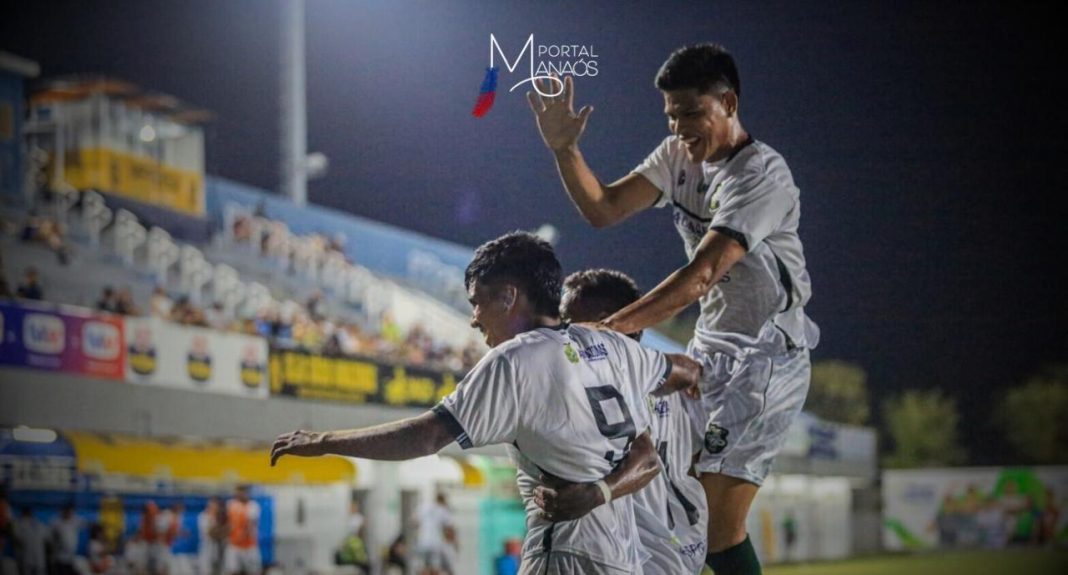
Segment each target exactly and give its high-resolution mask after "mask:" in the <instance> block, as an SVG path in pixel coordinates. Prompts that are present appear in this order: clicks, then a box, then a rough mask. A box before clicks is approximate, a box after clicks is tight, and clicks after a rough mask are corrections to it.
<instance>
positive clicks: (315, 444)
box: [271, 429, 325, 467]
mask: <svg viewBox="0 0 1068 575" xmlns="http://www.w3.org/2000/svg"><path fill="white" fill-rule="evenodd" d="M324 435H325V434H324V433H322V432H319V431H305V430H303V429H298V430H296V431H290V432H289V433H283V434H282V435H279V436H278V438H277V439H275V440H274V446H272V447H271V467H274V464H275V462H277V461H278V458H279V457H282V456H283V455H297V456H300V457H316V456H319V455H323V454H324V453H325V451H323V446H322V441H323V436H324Z"/></svg>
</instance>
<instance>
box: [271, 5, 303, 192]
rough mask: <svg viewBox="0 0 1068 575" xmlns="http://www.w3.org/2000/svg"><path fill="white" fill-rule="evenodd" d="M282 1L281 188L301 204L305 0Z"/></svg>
mask: <svg viewBox="0 0 1068 575" xmlns="http://www.w3.org/2000/svg"><path fill="white" fill-rule="evenodd" d="M278 1H279V3H280V5H281V23H282V24H281V25H282V34H281V44H282V46H281V54H282V66H281V68H282V77H281V84H282V85H281V90H280V94H281V121H282V125H281V131H280V134H281V138H282V142H281V151H282V166H281V172H282V173H281V188H282V189H281V192H282V195H284V196H286V197H288V198H289V199H290V200H292V202H293V203H294V204H296V205H298V206H304V205H305V204H306V203H307V201H308V175H307V167H306V165H305V162H306V158H307V155H308V118H307V101H306V98H305V92H304V81H305V62H304V0H278Z"/></svg>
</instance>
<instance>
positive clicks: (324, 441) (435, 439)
mask: <svg viewBox="0 0 1068 575" xmlns="http://www.w3.org/2000/svg"><path fill="white" fill-rule="evenodd" d="M298 433H309V432H298ZM317 435H318V437H316V438H315V439H314V440H311V441H308V442H310V444H311V445H310V446H308V447H307V448H294V449H282V452H283V453H292V454H294V455H345V456H349V457H363V459H367V460H381V461H403V460H411V459H414V457H422V456H424V455H430V454H433V453H437V452H438V451H440V450H441V448H443V447H445V446H446V445H449V442H450V441H452V439H453V438H452V436H451V435H450V434H449V432H447V430H446V429H445V426H444V424H443V423H442V422H441V421H440V420H439V419H438V416H437V415H435V414H434V413H433V411H427V413H426V414H423V415H421V416H419V417H412V418H408V419H402V420H400V421H393V422H390V423H383V424H381V425H375V426H373V428H365V429H361V430H339V431H330V432H323V433H319V434H317ZM276 450H278V448H276Z"/></svg>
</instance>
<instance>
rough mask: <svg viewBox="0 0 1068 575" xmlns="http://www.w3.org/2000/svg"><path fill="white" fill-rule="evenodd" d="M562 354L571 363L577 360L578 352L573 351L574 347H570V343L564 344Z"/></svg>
mask: <svg viewBox="0 0 1068 575" xmlns="http://www.w3.org/2000/svg"><path fill="white" fill-rule="evenodd" d="M564 356H566V357H567V360H568V361H570V362H571V363H578V362H579V356H578V353H576V352H575V348H573V347H571V344H570V343H568V344H565V345H564Z"/></svg>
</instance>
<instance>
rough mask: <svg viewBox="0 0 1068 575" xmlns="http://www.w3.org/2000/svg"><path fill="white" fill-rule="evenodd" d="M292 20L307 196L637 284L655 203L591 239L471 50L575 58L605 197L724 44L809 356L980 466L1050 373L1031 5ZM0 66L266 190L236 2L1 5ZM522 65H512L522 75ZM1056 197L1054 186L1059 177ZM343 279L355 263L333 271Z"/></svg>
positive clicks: (1058, 333)
mask: <svg viewBox="0 0 1068 575" xmlns="http://www.w3.org/2000/svg"><path fill="white" fill-rule="evenodd" d="M642 4H646V5H645V6H644V7H641V6H639V3H637V2H555V1H552V2H545V1H542V2H484V1H477V0H450V1H442V0H438V1H431V0H427V1H411V0H394V1H388V2H387V1H378V2H371V1H356V0H351V1H340V0H330V1H326V0H313V1H310V2H308V7H307V17H306V18H307V20H306V27H307V48H306V49H307V62H308V70H307V98H308V149H309V151H321V152H323V153H325V154H326V155H327V156H329V158H330V161H331V167H330V172H329V174H328V175H327V176H326V177H325V178H323V179H320V180H316V181H313V182H311V183H310V184H309V199H310V201H311V202H313V203H317V204H322V205H326V206H330V207H333V208H337V209H341V210H347V211H350V212H352V213H355V214H360V215H363V216H367V217H370V218H373V219H376V220H380V221H383V222H387V223H390V224H394V225H397V226H401V227H404V228H408V229H413V230H417V231H419V232H423V233H426V234H429V235H432V236H436V237H439V238H443V239H447V240H451V241H455V242H459V243H462V244H466V245H469V246H475V245H478V244H479V243H481V242H483V241H485V240H487V239H490V238H492V237H495V236H497V235H499V234H501V233H504V232H506V231H510V230H513V229H516V228H524V229H533V228H536V227H538V226H539V225H541V224H543V223H546V222H549V223H552V224H553V225H555V226H556V227H557V228H559V230H560V232H561V238H560V241H559V243H558V251H559V253H560V256H561V259H562V261H563V263H564V266H565V269H568V270H573V269H578V268H580V267H587V266H608V267H616V268H620V269H622V270H624V271H626V272H628V273H630V274H631V275H633V276H634V277H635V278H636V279H638V281H639V283H640V285H641V287H643V288H645V289H648V288H651V287H652V286H653V285H655V284H656V283H657V282H658V281H659V280H660V279H661V278H663V277H664V276H666V275H667V274H668V273H670V272H671V271H672V270H673V269H675V268H676V267H677V266H679V265H681V264H682V263H683V262H684V256H683V250H682V246H681V242H680V240H679V238H678V237H677V235H676V233H675V231H674V228H673V227H672V225H671V222H670V214H669V212H668V211H666V210H656V211H650V212H647V213H644V214H642V215H640V216H638V217H636V218H634V219H633V220H631V221H629V222H627V223H626V224H624V225H621V226H618V227H616V228H613V229H610V230H603V231H595V230H593V229H592V228H590V227H588V226H587V225H586V224H585V223H584V222H583V221H582V220H581V218H580V217H579V216H578V214H577V213H576V212H575V210H574V209H573V208H572V206H571V204H570V202H569V200H568V199H567V198H566V196H565V194H564V192H563V190H562V187H561V185H560V183H559V180H558V177H557V175H556V171H555V167H554V165H553V162H552V159H551V156H550V154H549V152H548V151H547V150H546V149H545V147H544V145H543V144H542V142H541V139H540V137H539V135H538V133H537V129H536V127H535V124H534V119H533V117H532V114H531V112H530V110H529V108H528V107H527V104H526V100H525V98H524V97H523V95H522V94H523V93H524V92H525V91H526V89H527V88H526V87H525V86H524V87H520V88H519V89H517V90H516V91H515V92H513V93H508V92H507V91H506V90H507V89H508V88H509V87H511V85H512V84H513V83H515V82H517V81H519V79H520V78H521V77H525V74H519V70H518V69H517V70H516V72H517V73H516V74H515V75H507V74H504V73H503V72H504V71H503V70H502V75H501V86H500V89H499V90H498V96H497V103H496V105H495V107H494V108H493V110H492V111H491V112H490V113H489V114H488V115H487V116H486V117H484V118H482V119H475V118H473V117H472V116H471V115H470V111H471V107H472V105H473V104H474V102H475V98H476V96H477V93H478V87H479V84H480V82H481V80H482V75H483V72H484V70H485V67H486V66H487V65H488V58H489V36H490V34H491V33H493V34H494V35H495V36H496V37H497V39H498V41H499V42H501V44H502V48H504V49H505V50H506V52H507V53H508V54H509V57H510V58H514V57H515V55H516V54H518V52H519V49H520V48H521V47H522V44H523V43H524V42H525V41H526V38H527V36H529V35H530V34H534V37H535V39H534V41H535V44H544V45H549V44H578V45H583V46H587V47H592V50H593V52H594V53H595V54H596V55H597V61H598V64H597V68H598V74H597V75H596V76H595V77H582V78H578V79H577V81H576V104H577V105H578V106H581V105H584V104H593V105H594V106H595V108H596V111H595V112H594V113H593V115H592V116H591V118H590V123H589V126H588V128H587V132H586V134H585V136H584V137H583V140H582V141H581V147H582V149H583V151H584V153H585V155H586V158H587V160H588V161H589V163H590V165H591V166H592V167H593V168H594V170H595V171H596V173H597V174H598V175H599V176H600V177H601V179H602V180H606V181H611V180H614V179H616V178H618V177H621V176H623V175H624V174H626V173H627V172H628V171H629V170H630V169H631V168H633V167H634V166H635V165H637V164H638V163H639V162H640V161H641V160H642V159H643V158H644V157H645V155H646V154H647V153H648V152H649V151H651V150H652V149H653V148H654V147H655V146H656V145H657V143H659V142H660V140H661V139H662V138H663V137H664V136H666V135H667V123H666V120H665V118H664V116H663V114H662V100H661V98H660V95H659V92H658V91H657V90H656V89H655V88H654V87H653V76H654V74H655V73H656V70H657V69H658V67H659V66H660V64H661V63H662V62H663V60H664V59H665V58H666V57H667V55H668V54H669V53H670V52H671V51H672V50H673V49H675V48H677V47H679V46H681V45H683V44H686V43H695V42H701V41H715V42H719V43H722V44H724V45H726V46H727V47H728V48H729V49H730V50H731V51H732V52H733V53H734V55H735V58H736V60H737V62H738V65H739V68H740V73H741V77H742V98H741V102H742V104H741V118H742V121H743V124H744V125H745V127H746V128H747V129H748V130H749V131H750V132H751V133H752V134H753V135H754V136H755V137H756V138H758V139H760V140H763V141H765V142H767V143H768V144H770V145H771V146H772V147H774V148H776V149H777V150H778V151H779V152H781V153H782V154H783V156H784V157H785V158H786V160H787V162H788V164H789V166H790V168H791V169H792V171H793V174H794V178H795V180H796V182H797V184H798V186H799V187H800V188H801V192H802V194H801V197H802V206H803V212H802V213H803V216H802V219H801V233H802V239H803V241H804V244H805V249H806V255H807V257H808V263H809V270H810V272H811V274H812V278H813V283H814V296H813V299H812V301H811V303H810V304H809V306H808V311H809V314H810V315H811V316H812V317H813V318H814V319H815V320H816V321H817V322H818V323H819V324H820V325H821V327H822V329H823V340H822V343H821V345H820V347H819V348H818V349H817V350H815V352H814V359H817V360H818V359H830V358H836V359H844V360H849V361H854V362H857V363H859V364H861V365H862V366H863V367H864V368H865V369H866V370H867V371H868V373H869V375H870V380H869V385H870V387H871V389H872V392H873V394H874V395H875V396H876V398H880V397H883V396H885V395H887V394H889V393H891V392H894V391H897V390H900V389H907V388H930V387H935V386H939V387H942V388H944V389H946V390H947V391H949V392H950V393H952V394H953V395H954V396H956V397H957V398H958V400H959V402H960V405H961V407H962V411H963V415H964V417H965V428H964V430H963V435H964V438H965V441H966V444H967V446H968V448H969V450H970V452H971V456H972V459H973V461H975V462H978V463H996V462H998V461H1001V460H1003V459H1004V457H1003V454H1001V453H999V452H1000V450H1001V449H1002V448H1003V443H1002V442H1001V438H1000V437H999V435H1000V434H999V432H997V431H996V429H995V428H994V427H992V424H990V423H988V421H989V418H990V415H991V410H992V408H993V406H994V405H995V402H996V401H997V400H998V397H999V394H1000V392H1001V390H1003V389H1004V388H1006V387H1008V386H1010V385H1013V384H1015V383H1019V382H1021V381H1022V380H1023V379H1024V378H1026V376H1027V375H1029V374H1030V373H1032V372H1034V371H1036V370H1037V369H1038V368H1040V367H1041V366H1042V365H1044V364H1046V363H1049V362H1053V361H1058V360H1059V361H1064V360H1068V353H1066V352H1068V345H1066V344H1068V333H1066V330H1065V329H1064V325H1065V324H1064V322H1065V319H1066V317H1065V316H1066V314H1065V311H1066V310H1065V304H1064V299H1063V298H1062V296H1063V288H1062V287H1061V285H1060V284H1059V283H1058V281H1057V277H1058V276H1059V273H1060V271H1059V270H1058V268H1059V267H1060V266H1061V264H1063V263H1064V257H1063V255H1061V254H1060V253H1058V252H1059V251H1060V250H1058V249H1056V248H1058V247H1059V245H1060V244H1061V243H1062V239H1063V236H1064V230H1065V228H1064V224H1063V222H1064V217H1063V216H1064V211H1063V209H1062V208H1059V207H1057V206H1055V200H1056V197H1055V195H1054V190H1055V189H1059V188H1057V187H1055V186H1057V184H1056V183H1055V182H1057V181H1059V180H1060V176H1058V175H1057V174H1059V171H1057V170H1055V169H1054V166H1055V165H1056V164H1055V163H1056V162H1059V161H1063V160H1062V158H1063V157H1064V156H1063V152H1064V149H1065V146H1064V145H1063V143H1064V140H1065V129H1066V128H1068V126H1066V113H1065V108H1064V106H1063V105H1055V104H1060V103H1059V102H1055V101H1054V98H1053V88H1052V83H1053V82H1054V81H1055V78H1056V77H1057V76H1058V75H1060V74H1061V73H1062V67H1063V63H1062V62H1058V61H1057V59H1056V58H1057V57H1056V54H1057V53H1060V48H1061V47H1062V44H1063V43H1062V42H1061V41H1059V40H1055V37H1054V32H1053V23H1054V22H1056V21H1057V18H1056V17H1055V16H1054V12H1053V11H1052V8H1041V7H1026V8H1025V7H1024V6H1025V3H1011V4H1010V3H1006V4H977V5H971V3H956V2H954V3H934V2H914V3H909V2H845V3H843V2H833V3H832V2H825V3H806V2H775V3H765V2H760V3H757V2H711V1H702V2H664V1H660V2H647V3H642ZM4 10H5V14H4V17H3V18H0V49H3V50H7V51H10V52H14V53H15V54H18V55H21V56H23V57H27V58H30V59H33V60H36V61H38V62H39V63H40V64H41V66H42V70H43V76H44V77H48V76H55V75H59V74H66V73H88V72H96V73H103V74H109V75H115V76H119V77H121V78H125V79H127V80H129V81H132V82H134V83H135V84H139V85H141V86H143V87H145V88H147V89H153V90H158V91H162V92H165V93H169V94H172V95H175V96H177V97H179V98H180V99H182V100H185V101H186V102H189V103H191V104H193V105H196V106H199V107H203V108H205V109H208V110H210V111H212V112H213V113H214V114H216V120H215V121H214V122H213V123H212V124H211V125H210V126H209V127H208V131H207V133H208V158H207V162H208V171H209V172H210V173H212V174H216V175H221V176H224V177H227V178H230V179H233V180H238V181H241V182H246V183H250V184H254V185H257V186H260V187H263V188H267V189H272V190H273V189H276V188H277V186H278V183H277V182H278V176H277V174H278V171H279V170H278V168H277V165H278V153H279V151H278V150H279V147H278V143H277V138H278V120H277V114H278V85H279V80H278V70H279V63H278V62H279V49H278V38H279V14H278V7H277V4H276V3H273V2H267V1H252V0H241V1H237V0H225V1H218V0H196V1H188V0H186V1H181V2H162V1H141V2H133V1H129V2H100V1H96V2H46V1H36V2H32V3H22V5H20V6H19V7H18V8H16V9H14V12H12V8H10V7H8V8H5V9H4ZM525 66H526V64H524V65H523V67H525ZM1060 188H1063V184H1062V185H1060ZM355 255H356V258H357V260H358V259H359V252H358V251H357V253H356V254H355Z"/></svg>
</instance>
